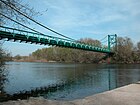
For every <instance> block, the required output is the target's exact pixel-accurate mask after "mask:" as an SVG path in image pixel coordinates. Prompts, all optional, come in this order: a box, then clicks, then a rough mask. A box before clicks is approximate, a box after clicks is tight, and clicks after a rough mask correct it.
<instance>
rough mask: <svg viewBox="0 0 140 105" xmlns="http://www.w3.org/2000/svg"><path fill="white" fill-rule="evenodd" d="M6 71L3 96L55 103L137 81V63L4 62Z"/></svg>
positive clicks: (139, 68)
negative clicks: (29, 95) (29, 96)
mask: <svg viewBox="0 0 140 105" xmlns="http://www.w3.org/2000/svg"><path fill="white" fill-rule="evenodd" d="M5 71H6V75H5V78H6V81H4V82H3V84H1V88H2V89H1V90H2V91H4V92H5V93H6V94H9V95H13V94H20V93H27V92H29V93H34V95H32V96H43V97H45V98H49V99H58V100H73V99H79V98H83V97H86V96H89V95H93V94H96V93H100V92H104V91H107V90H111V89H114V88H117V87H120V86H123V85H127V84H130V83H133V82H137V81H139V80H140V65H139V64H127V65H125V64H74V63H73V64H71V63H26V62H7V63H6V66H5ZM0 76H1V75H0ZM0 83H2V82H0ZM2 86H3V87H2ZM48 87H50V88H48Z"/></svg>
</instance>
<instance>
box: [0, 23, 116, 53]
mask: <svg viewBox="0 0 140 105" xmlns="http://www.w3.org/2000/svg"><path fill="white" fill-rule="evenodd" d="M2 39H7V40H6V41H10V40H12V41H14V42H15V41H18V42H20V43H21V42H25V43H30V44H32V43H35V44H40V45H52V46H59V47H67V48H73V49H81V50H87V51H93V52H101V53H107V54H109V55H111V54H113V53H114V51H113V50H112V48H115V47H116V45H117V35H116V34H115V35H108V47H106V48H102V47H97V46H93V45H88V44H85V43H80V42H78V41H74V40H69V39H64V38H59V37H53V36H50V35H45V34H41V33H37V32H36V33H35V32H30V31H25V30H19V29H15V28H10V27H4V26H0V40H2Z"/></svg>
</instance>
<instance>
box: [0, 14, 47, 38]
mask: <svg viewBox="0 0 140 105" xmlns="http://www.w3.org/2000/svg"><path fill="white" fill-rule="evenodd" d="M0 15H2V16H3V17H5V18H7V19H9V20H11V21H13V22H15V23H17V24H19V25H21V26H23V27H25V28H27V29H30V30H32V31H34V32H37V33H39V34H41V35H44V34H43V33H41V32H39V31H36V30H34V29H32V28H30V27H28V26H26V25H24V24H21V23H20V22H18V21H16V20H14V19H11V18H9V17H8V16H6V15H4V14H2V13H0ZM45 36H48V35H45Z"/></svg>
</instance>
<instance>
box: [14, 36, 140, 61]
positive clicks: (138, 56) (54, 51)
mask: <svg viewBox="0 0 140 105" xmlns="http://www.w3.org/2000/svg"><path fill="white" fill-rule="evenodd" d="M79 41H80V42H83V43H86V44H89V45H93V46H98V47H103V45H102V44H101V42H100V41H98V40H93V39H91V38H84V39H80V40H79ZM104 47H107V46H104ZM112 50H115V48H112ZM114 52H115V53H114V55H113V56H111V63H140V42H138V43H137V45H135V44H134V43H133V42H132V40H131V39H130V38H128V37H118V38H117V51H114ZM106 56H108V55H107V54H104V53H99V52H91V51H84V50H77V49H70V48H62V47H49V48H43V49H38V50H36V51H35V52H32V54H30V55H29V56H28V57H27V56H24V57H21V56H20V55H17V56H15V57H14V59H18V60H21V59H22V61H56V62H77V63H104V62H107V59H103V58H107V57H106Z"/></svg>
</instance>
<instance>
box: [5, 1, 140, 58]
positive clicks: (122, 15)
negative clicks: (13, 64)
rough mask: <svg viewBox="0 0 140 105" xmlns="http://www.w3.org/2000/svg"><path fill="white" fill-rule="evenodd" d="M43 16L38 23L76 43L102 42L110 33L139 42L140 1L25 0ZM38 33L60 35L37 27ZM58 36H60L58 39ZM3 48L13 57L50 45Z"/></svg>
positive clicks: (40, 16)
mask: <svg viewBox="0 0 140 105" xmlns="http://www.w3.org/2000/svg"><path fill="white" fill-rule="evenodd" d="M22 3H24V4H25V3H27V4H29V6H30V7H33V8H34V10H35V11H39V12H40V13H41V14H42V15H38V16H35V17H34V18H35V20H38V21H39V22H40V23H42V24H44V25H46V26H48V27H50V28H51V29H54V30H56V31H58V32H60V33H62V34H64V35H67V36H69V37H71V38H74V39H76V40H78V39H80V38H92V39H97V40H100V39H102V38H104V37H105V36H106V35H109V34H117V35H118V36H119V37H129V38H131V39H132V41H133V42H134V43H136V42H138V41H140V0H24V1H23V2H22ZM30 27H32V28H35V29H36V30H38V31H40V32H43V33H45V34H49V35H52V36H57V35H55V34H53V33H51V32H49V31H48V30H46V29H43V28H41V27H40V26H38V25H35V24H33V23H32V24H31V25H30ZM57 37H58V36H57ZM3 47H4V49H5V50H7V51H8V52H11V53H12V55H13V56H15V55H17V54H20V55H29V54H31V53H32V52H33V51H35V50H37V49H41V48H45V47H47V46H44V45H35V44H32V45H31V44H25V43H18V42H5V43H4V46H3Z"/></svg>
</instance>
